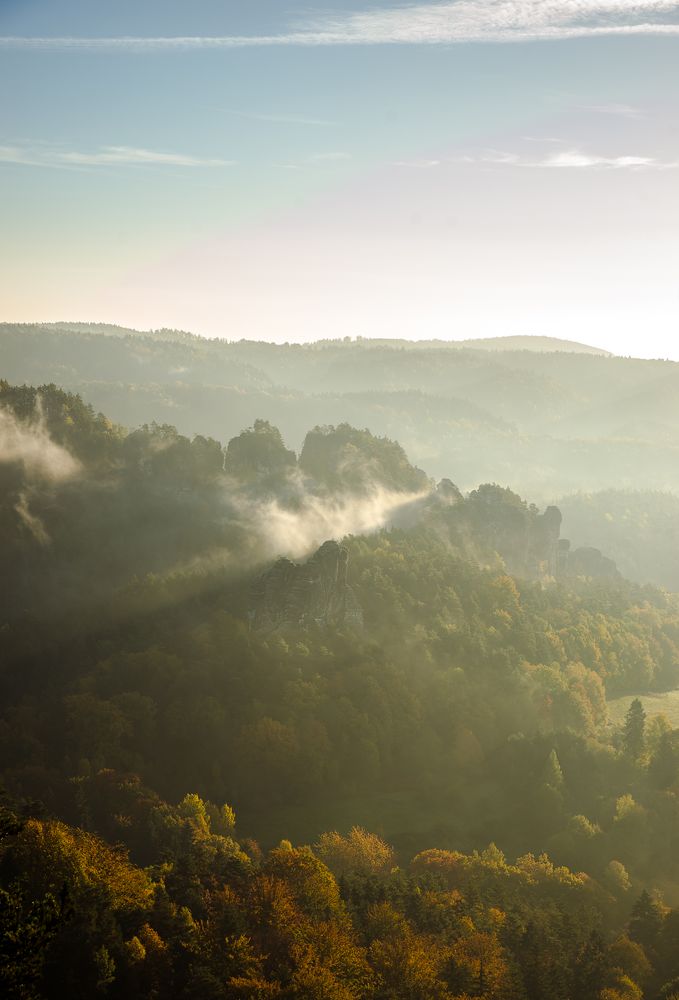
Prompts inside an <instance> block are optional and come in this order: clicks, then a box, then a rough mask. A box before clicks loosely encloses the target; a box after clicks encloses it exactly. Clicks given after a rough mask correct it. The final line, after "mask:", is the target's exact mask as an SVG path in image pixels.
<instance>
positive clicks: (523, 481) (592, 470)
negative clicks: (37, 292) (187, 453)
mask: <svg viewBox="0 0 679 1000" xmlns="http://www.w3.org/2000/svg"><path fill="white" fill-rule="evenodd" d="M528 341H530V343H531V345H532V346H536V345H537V346H541V347H542V348H543V349H542V350H527V349H525V347H526V346H527V343H528ZM0 356H1V357H2V366H3V367H2V372H1V373H0V374H1V375H2V376H3V377H5V378H6V379H8V380H9V381H11V382H15V383H21V382H27V383H33V384H38V383H43V382H46V381H47V382H50V381H51V382H54V383H55V384H58V385H60V386H62V387H64V388H66V389H69V390H71V391H75V392H78V393H80V394H81V395H82V396H83V398H85V399H86V400H87V401H88V402H91V403H92V404H93V405H94V406H95V407H96V408H97V409H100V410H102V411H103V412H105V413H107V414H108V415H109V416H110V417H111V418H112V419H113V420H116V421H119V422H124V423H127V424H131V425H133V426H137V425H141V424H144V423H149V424H150V423H151V422H153V421H154V420H155V421H157V422H159V423H169V424H172V425H174V426H176V427H177V428H178V430H179V431H180V432H181V433H183V434H185V435H189V436H193V435H194V434H202V435H203V436H205V437H213V438H217V439H219V440H228V439H229V438H231V437H233V436H234V435H236V434H237V433H238V432H239V431H240V430H241V429H242V428H243V427H245V426H249V425H252V424H253V423H254V421H255V420H256V419H265V420H268V421H269V422H271V423H272V424H274V425H275V426H277V427H279V428H280V429H281V431H282V433H283V436H284V437H285V439H286V440H287V441H288V442H290V444H291V445H292V446H293V447H294V448H296V449H299V448H300V447H301V445H302V442H303V439H304V435H305V434H306V432H307V431H308V429H309V428H310V427H313V426H316V425H325V424H334V425H336V424H339V423H344V422H348V423H350V424H352V425H353V426H357V427H370V429H371V430H372V431H373V433H375V434H378V435H382V436H387V437H390V438H393V439H397V440H398V441H399V442H400V443H401V444H402V445H403V446H404V447H405V449H406V451H407V452H408V454H409V455H410V457H411V459H412V460H413V461H414V462H415V463H416V464H417V465H420V466H422V467H424V468H426V469H427V471H428V472H429V473H430V474H431V475H433V476H435V477H436V478H441V477H442V476H445V475H449V473H450V469H451V468H454V469H455V476H456V481H457V482H458V485H460V486H461V487H462V488H463V489H464V490H469V489H472V488H473V487H474V486H475V485H476V484H478V483H479V482H488V481H494V480H498V481H500V482H503V483H507V484H508V485H509V486H511V487H512V489H513V490H514V491H516V492H518V493H520V494H522V495H529V496H531V497H533V498H535V499H538V500H540V501H542V502H545V501H549V500H550V498H552V497H555V496H563V495H565V494H568V493H571V492H575V491H578V490H585V491H588V492H591V491H594V490H601V489H606V488H621V487H623V488H631V487H634V486H635V484H637V483H638V482H640V481H643V482H644V484H645V486H646V488H648V489H656V490H664V489H679V474H677V472H676V470H677V469H679V462H678V461H677V458H678V454H677V448H678V446H677V444H676V441H677V436H676V428H677V423H678V421H679V411H678V409H677V407H678V405H679V404H678V403H677V400H679V392H678V391H677V388H678V384H679V383H678V380H679V374H678V373H679V368H678V367H677V365H676V364H674V363H673V362H668V361H641V360H638V359H633V358H617V357H609V356H605V355H604V354H602V353H596V352H593V350H592V349H590V348H587V347H586V346H584V345H583V346H582V349H581V350H580V345H577V344H573V343H571V342H566V343H562V342H560V341H552V340H550V339H549V338H544V339H542V338H497V340H493V341H486V342H483V343H477V342H467V343H465V342H461V343H460V344H456V345H453V344H442V343H438V342H425V343H409V344H406V343H404V342H400V341H388V340H387V341H382V340H377V341H371V340H363V339H360V338H359V339H354V340H351V339H350V338H346V340H343V341H322V340H320V341H319V342H317V343H315V344H308V345H298V344H283V345H277V344H267V343H262V342H252V341H243V340H241V341H233V342H230V341H223V340H216V341H208V340H204V339H202V338H199V337H195V336H192V335H190V334H187V333H183V332H178V331H167V330H161V331H155V332H152V333H143V334H142V333H137V332H135V331H131V330H126V329H124V328H119V327H112V326H106V325H90V324H79V323H70V324H67V323H63V324H53V325H50V324H47V325H43V326H41V325H16V324H2V325H0Z"/></svg>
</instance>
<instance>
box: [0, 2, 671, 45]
mask: <svg viewBox="0 0 679 1000" xmlns="http://www.w3.org/2000/svg"><path fill="white" fill-rule="evenodd" d="M630 34H655V35H676V34H679V0H452V2H451V0H444V2H439V3H419V4H410V5H408V6H398V7H391V8H386V9H381V10H376V9H371V10H366V11H363V12H357V13H342V14H337V15H334V16H330V17H322V18H315V19H311V20H307V21H305V22H303V23H301V24H297V25H294V26H293V27H292V28H291V30H289V31H288V32H284V33H282V34H279V35H253V36H247V35H222V36H183V37H157V38H148V37H139V36H135V37H114V38H112V37H108V38H106V37H99V38H79V37H62V38H57V37H42V38H17V37H1V38H0V46H2V47H4V48H24V49H38V50H39V49H68V50H78V49H86V50H87V49H91V50H99V51H110V52H139V53H143V52H152V51H165V52H179V51H183V50H190V49H203V50H215V49H234V48H244V47H254V46H277V45H293V46H315V45H381V44H454V43H460V42H526V41H540V40H559V39H569V38H582V37H592V36H598V35H630Z"/></svg>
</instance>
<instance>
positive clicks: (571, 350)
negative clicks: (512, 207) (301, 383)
mask: <svg viewBox="0 0 679 1000" xmlns="http://www.w3.org/2000/svg"><path fill="white" fill-rule="evenodd" d="M3 326H7V327H9V326H12V327H17V328H20V327H25V328H33V329H43V330H57V331H60V332H63V333H76V334H85V335H87V334H89V335H90V336H92V335H99V336H102V337H148V338H150V339H152V340H160V341H166V342H172V341H175V342H179V343H185V344H186V343H191V342H193V343H195V342H198V343H200V342H203V343H219V342H220V341H221V342H225V343H245V342H247V343H253V344H262V345H264V344H269V343H270V342H269V341H247V340H246V341H243V340H240V341H229V340H222V338H212V337H202V336H201V335H200V334H195V333H189V332H188V331H186V330H170V329H158V330H135V329H133V328H131V327H126V326H118V325H117V324H115V323H80V322H64V321H61V322H55V323H14V324H12V323H0V328H2V327H3ZM344 344H346V345H348V346H352V345H353V346H356V345H360V346H363V347H392V348H400V349H413V350H427V349H437V350H444V349H446V348H451V349H455V350H460V349H467V350H481V351H534V352H536V353H543V354H547V353H554V352H557V351H561V352H563V353H568V354H591V355H596V356H598V357H604V358H612V357H614V355H613V354H612V353H611V352H610V351H604V350H603V349H602V348H600V347H592V345H591V344H581V343H579V342H578V341H576V340H561V339H560V338H559V337H539V336H533V335H531V334H528V335H526V334H523V335H518V336H507V337H476V338H471V339H469V340H403V339H397V338H393V339H392V338H390V337H356V338H355V339H353V338H351V337H347V338H345V339H343V340H342V339H340V340H322V339H319V340H317V341H309V342H305V343H303V344H301V345H300V346H302V347H306V348H314V347H317V348H323V347H326V346H333V347H338V346H342V345H344ZM270 346H282V345H277V344H276V343H275V342H274V343H270Z"/></svg>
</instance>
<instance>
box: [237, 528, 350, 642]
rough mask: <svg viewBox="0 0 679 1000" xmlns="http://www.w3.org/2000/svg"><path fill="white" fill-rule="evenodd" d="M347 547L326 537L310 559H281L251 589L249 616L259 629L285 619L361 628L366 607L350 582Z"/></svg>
mask: <svg viewBox="0 0 679 1000" xmlns="http://www.w3.org/2000/svg"><path fill="white" fill-rule="evenodd" d="M348 562H349V553H348V551H347V549H345V548H344V547H343V546H341V545H338V543H337V542H333V541H329V542H324V544H323V545H321V547H320V549H318V551H317V552H315V553H314V555H313V556H311V558H310V559H308V560H307V562H306V563H302V564H301V565H300V564H299V563H293V562H291V561H290V559H278V560H277V561H276V562H275V563H274V565H273V566H272V567H271V569H270V570H268V571H267V572H266V573H264V574H263V576H261V577H260V578H259V580H258V581H257V583H256V585H255V587H254V588H253V592H252V608H251V611H250V621H251V624H252V627H253V628H254V629H256V630H257V631H259V632H273V631H276V629H279V628H284V627H285V626H286V625H296V626H299V625H302V626H304V625H313V624H315V625H335V626H340V627H341V626H349V627H353V628H359V629H360V628H362V626H363V613H362V611H361V608H360V605H359V604H358V601H357V600H356V597H355V595H354V593H353V591H352V589H351V587H350V586H349V584H348V583H347V567H348Z"/></svg>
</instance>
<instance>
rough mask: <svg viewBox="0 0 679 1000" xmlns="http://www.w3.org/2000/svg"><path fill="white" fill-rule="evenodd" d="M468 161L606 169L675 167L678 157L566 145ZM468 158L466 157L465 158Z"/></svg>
mask: <svg viewBox="0 0 679 1000" xmlns="http://www.w3.org/2000/svg"><path fill="white" fill-rule="evenodd" d="M471 161H472V162H476V163H486V164H493V165H499V166H510V167H533V168H536V167H544V168H547V169H562V170H568V169H586V168H598V169H608V170H676V169H677V168H679V160H657V159H655V158H654V157H652V156H632V155H627V156H600V155H597V154H593V153H585V152H583V151H582V150H579V149H567V150H562V151H559V152H557V153H551V154H550V155H549V156H543V157H538V158H532V157H523V156H520V155H519V154H518V153H511V152H503V151H501V150H494V149H491V150H488V151H487V152H484V153H481V154H480V155H479V156H477V157H472V158H471ZM467 162H469V160H467Z"/></svg>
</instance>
